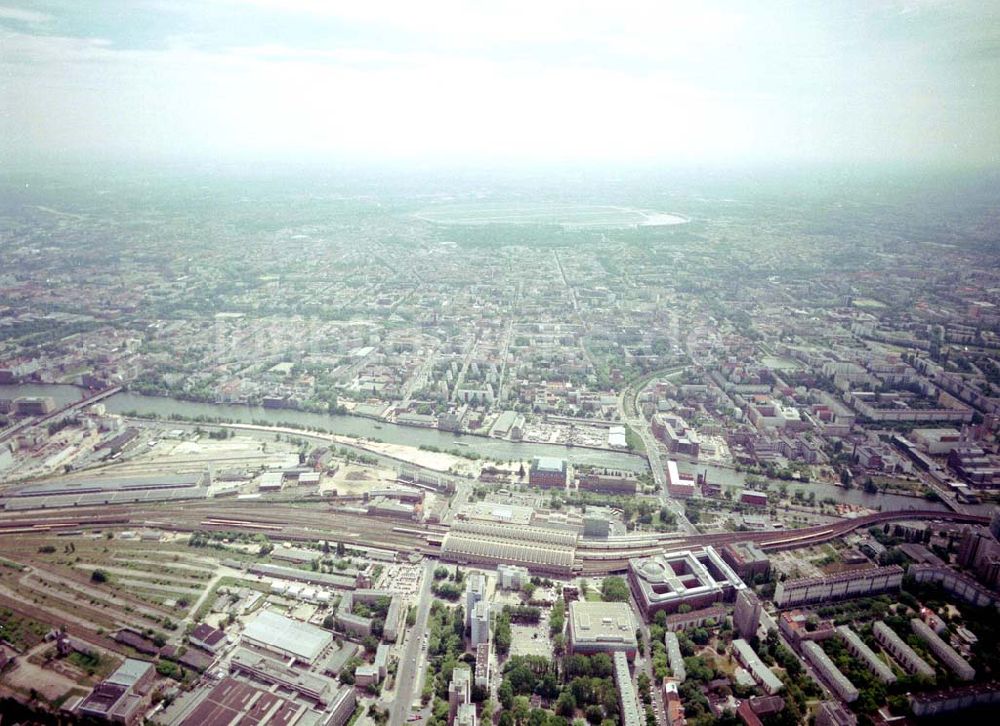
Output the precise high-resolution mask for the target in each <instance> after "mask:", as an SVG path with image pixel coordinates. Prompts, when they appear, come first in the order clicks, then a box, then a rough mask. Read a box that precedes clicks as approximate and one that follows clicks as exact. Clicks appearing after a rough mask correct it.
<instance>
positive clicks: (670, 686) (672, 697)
mask: <svg viewBox="0 0 1000 726" xmlns="http://www.w3.org/2000/svg"><path fill="white" fill-rule="evenodd" d="M663 707H664V710H665V711H666V717H667V726H685V724H687V719H685V718H684V704H683V703H681V694H680V693H678V692H677V683H675V682H673V681H671V680H670V679H666V680H664V681H663Z"/></svg>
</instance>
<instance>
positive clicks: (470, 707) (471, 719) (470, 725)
mask: <svg viewBox="0 0 1000 726" xmlns="http://www.w3.org/2000/svg"><path fill="white" fill-rule="evenodd" d="M476 723H477V721H476V706H475V704H472V703H463V704H462V705H461V706H459V707H458V711H457V712H456V713H455V726H476Z"/></svg>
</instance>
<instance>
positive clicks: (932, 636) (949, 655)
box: [910, 618, 976, 681]
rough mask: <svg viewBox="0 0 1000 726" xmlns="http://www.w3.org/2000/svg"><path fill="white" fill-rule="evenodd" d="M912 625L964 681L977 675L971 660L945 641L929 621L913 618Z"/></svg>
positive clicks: (928, 645)
mask: <svg viewBox="0 0 1000 726" xmlns="http://www.w3.org/2000/svg"><path fill="white" fill-rule="evenodd" d="M910 627H911V628H913V632H914V633H916V634H917V637H919V638H920V639H921V640H922V641H924V642H925V643H927V647H928V648H930V649H931V652H932V653H933V654H934V656H935V657H936V658H937V659H938V660H940V661H941V662H942V663H944V664H945V665H946V666H947V667H948V670H950V671H951V672H952V673H954V674H955V675H956V676H958V677H959V678H960V679H962V680H963V681H971V680H972V679H973V678H975V677H976V669H975V668H973V667H972V666H971V665H969V661H967V660H966V659H965V658H963V657H962V656H960V655H959V654H958V653H956V652H955V649H954V648H952V647H951V646H950V645H948V644H947V643H946V642H944V641H943V640H942V639H941V636H939V635H938V634H937V633H935V632H934V630H933V629H932V628H931V627H930V626H929V625H928V624H927V623H925V622H924V621H923V620H921V619H920V618H913V619H912V620H910Z"/></svg>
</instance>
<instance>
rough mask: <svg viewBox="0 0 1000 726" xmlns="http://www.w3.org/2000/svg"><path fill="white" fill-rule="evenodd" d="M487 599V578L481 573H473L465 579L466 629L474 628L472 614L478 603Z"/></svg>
mask: <svg viewBox="0 0 1000 726" xmlns="http://www.w3.org/2000/svg"><path fill="white" fill-rule="evenodd" d="M485 597H486V577H485V576H484V575H483V574H482V573H481V572H472V573H470V574H469V576H468V577H466V578H465V627H466V628H471V627H472V613H473V610H475V607H476V603H478V602H481V601H482V600H483V599H484V598H485Z"/></svg>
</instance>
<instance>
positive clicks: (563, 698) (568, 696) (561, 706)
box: [556, 691, 576, 718]
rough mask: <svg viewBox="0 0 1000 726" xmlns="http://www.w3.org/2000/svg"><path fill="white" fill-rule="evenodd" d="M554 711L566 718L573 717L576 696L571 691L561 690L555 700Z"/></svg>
mask: <svg viewBox="0 0 1000 726" xmlns="http://www.w3.org/2000/svg"><path fill="white" fill-rule="evenodd" d="M556 713H557V714H559V715H560V716H565V717H566V718H573V715H574V714H575V713H576V698H574V697H573V693H572V692H571V691H563V692H562V693H560V694H559V699H558V700H557V701H556Z"/></svg>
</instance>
